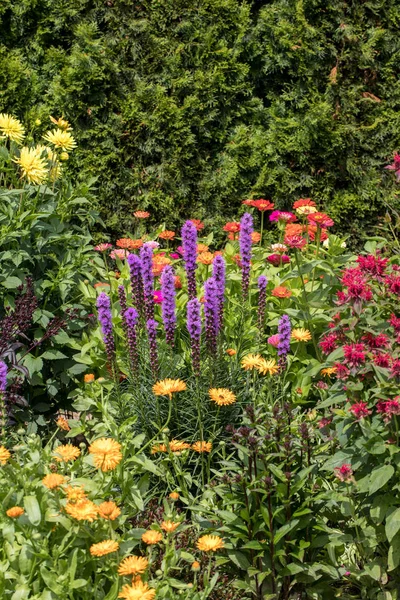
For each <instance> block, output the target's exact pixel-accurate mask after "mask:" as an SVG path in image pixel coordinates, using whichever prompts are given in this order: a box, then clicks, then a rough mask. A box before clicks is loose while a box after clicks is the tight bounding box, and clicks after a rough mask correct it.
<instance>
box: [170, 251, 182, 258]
mask: <svg viewBox="0 0 400 600" xmlns="http://www.w3.org/2000/svg"><path fill="white" fill-rule="evenodd" d="M170 257H171V258H172V259H173V260H179V259H180V258H182V257H181V255H180V254H178V253H177V252H171V254H170Z"/></svg>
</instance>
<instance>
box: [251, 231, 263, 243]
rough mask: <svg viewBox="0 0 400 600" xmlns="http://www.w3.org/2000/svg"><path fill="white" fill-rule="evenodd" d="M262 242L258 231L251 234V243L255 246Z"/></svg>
mask: <svg viewBox="0 0 400 600" xmlns="http://www.w3.org/2000/svg"><path fill="white" fill-rule="evenodd" d="M260 240H261V233H258V231H253V233H252V234H251V241H252V243H253V244H258V242H259V241H260Z"/></svg>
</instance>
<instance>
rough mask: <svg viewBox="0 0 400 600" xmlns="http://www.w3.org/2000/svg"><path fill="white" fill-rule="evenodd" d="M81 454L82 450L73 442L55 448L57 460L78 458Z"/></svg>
mask: <svg viewBox="0 0 400 600" xmlns="http://www.w3.org/2000/svg"><path fill="white" fill-rule="evenodd" d="M80 454H81V451H80V450H79V448H77V447H76V446H73V445H72V444H65V446H58V447H57V448H56V449H55V454H53V458H54V459H55V460H56V461H57V462H69V461H70V460H76V459H77V458H78V457H79V456H80Z"/></svg>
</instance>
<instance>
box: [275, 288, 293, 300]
mask: <svg viewBox="0 0 400 600" xmlns="http://www.w3.org/2000/svg"><path fill="white" fill-rule="evenodd" d="M271 294H272V296H275V298H290V296H291V295H292V292H291V290H288V288H286V287H284V286H283V285H278V287H276V288H274V289H273V290H272V292H271Z"/></svg>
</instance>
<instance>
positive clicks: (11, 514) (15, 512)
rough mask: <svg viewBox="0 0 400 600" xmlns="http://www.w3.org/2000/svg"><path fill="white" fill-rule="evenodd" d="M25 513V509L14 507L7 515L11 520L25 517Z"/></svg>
mask: <svg viewBox="0 0 400 600" xmlns="http://www.w3.org/2000/svg"><path fill="white" fill-rule="evenodd" d="M24 512H25V511H24V509H23V508H21V507H20V506H13V507H12V508H9V509H8V510H7V511H6V515H7V517H10V518H11V519H17V518H18V517H20V516H21V515H23V514H24Z"/></svg>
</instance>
